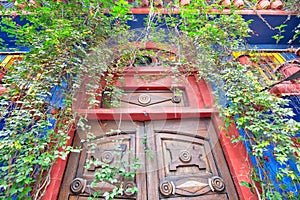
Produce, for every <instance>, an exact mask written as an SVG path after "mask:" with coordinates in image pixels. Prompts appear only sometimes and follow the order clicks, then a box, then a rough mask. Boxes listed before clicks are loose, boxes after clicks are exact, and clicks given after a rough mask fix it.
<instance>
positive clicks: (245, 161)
mask: <svg viewBox="0 0 300 200" xmlns="http://www.w3.org/2000/svg"><path fill="white" fill-rule="evenodd" d="M213 122H214V125H215V127H216V129H217V132H218V133H219V140H220V143H221V146H222V149H223V152H224V155H225V158H226V161H227V164H228V167H229V170H230V173H231V175H232V178H233V182H234V184H235V187H236V190H237V192H238V195H239V197H240V199H241V200H257V199H258V196H257V195H256V194H253V193H252V192H251V191H250V189H249V188H247V187H246V186H241V182H242V181H245V182H248V183H251V179H250V172H251V168H252V165H251V162H250V158H249V155H248V152H247V151H246V148H245V146H244V144H243V143H242V142H241V141H240V142H238V143H234V144H233V143H232V142H231V139H230V137H227V136H226V135H229V136H232V135H234V136H239V132H238V130H237V128H236V127H235V125H234V124H232V125H231V126H230V127H229V130H228V131H227V130H225V129H224V130H222V129H219V128H218V127H224V123H223V122H222V120H221V119H220V118H219V117H218V116H217V115H214V117H213Z"/></svg>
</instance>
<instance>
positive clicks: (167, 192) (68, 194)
mask: <svg viewBox="0 0 300 200" xmlns="http://www.w3.org/2000/svg"><path fill="white" fill-rule="evenodd" d="M88 124H89V126H90V127H91V130H89V131H90V132H91V133H92V135H94V138H92V139H90V138H88V137H87V135H88V133H87V131H77V133H76V134H75V137H74V141H73V145H74V146H77V147H80V148H81V149H82V150H81V151H80V152H72V153H71V155H70V157H69V159H68V164H67V168H66V171H65V175H64V180H63V183H62V186H61V190H60V194H59V199H61V200H66V199H70V200H75V199H76V200H86V199H88V197H89V196H93V195H94V194H95V193H96V192H97V193H99V194H100V199H104V197H103V194H104V193H105V192H112V191H113V190H114V189H115V188H123V189H124V191H123V193H122V194H120V195H118V197H116V198H115V199H137V200H146V199H148V200H156V199H170V200H179V199H194V200H202V199H205V200H206V199H211V200H217V199H238V195H237V193H236V190H235V187H234V184H233V181H232V178H231V175H230V173H229V170H228V167H227V164H226V160H225V158H224V156H223V152H222V149H221V147H220V144H219V142H218V137H217V134H216V131H215V127H214V125H213V123H212V120H211V119H210V118H189V119H175V120H153V121H144V122H137V121H124V120H120V121H119V120H116V121H99V120H89V122H88ZM89 140H93V142H92V143H93V144H94V146H91V145H90V144H92V143H89ZM91 161H93V162H91ZM138 163H139V164H140V166H139V167H138V168H137V169H136V170H135V167H136V166H138V165H137V164H138ZM108 166H109V167H108ZM101 170H102V172H101V173H99V172H100V171H101ZM117 171H118V172H117ZM116 172H117V173H116ZM103 173H104V174H106V175H105V178H103V177H101V174H103ZM99 176H100V177H99ZM95 177H98V178H97V179H98V181H94V180H95ZM109 177H111V179H109ZM135 187H136V188H137V190H138V191H137V192H135V193H134V192H132V191H129V190H127V189H128V188H135ZM101 196H102V197H101Z"/></svg>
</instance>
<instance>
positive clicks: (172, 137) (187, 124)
mask: <svg viewBox="0 0 300 200" xmlns="http://www.w3.org/2000/svg"><path fill="white" fill-rule="evenodd" d="M209 122H210V120H208V119H206V120H205V119H204V120H203V119H202V120H195V119H186V120H167V121H158V122H155V121H151V122H149V123H148V124H147V125H146V127H147V126H148V127H149V128H146V130H148V131H149V132H147V134H148V135H151V136H150V138H155V139H154V140H155V146H156V151H155V153H156V155H155V156H154V157H155V158H156V161H155V162H156V163H157V172H158V185H159V197H160V198H162V199H163V198H172V199H183V197H185V198H187V197H197V198H200V197H201V198H202V197H203V198H204V197H206V196H207V198H208V199H209V198H210V197H212V195H213V196H214V199H224V197H226V198H227V194H228V192H232V194H231V195H230V196H231V199H238V198H237V195H236V192H235V190H234V186H233V184H232V180H231V178H230V175H229V173H228V174H226V173H220V170H219V169H221V170H222V171H224V170H225V171H226V170H227V172H228V168H227V166H225V160H224V159H221V157H220V156H219V155H218V156H217V157H216V156H215V154H214V153H213V152H212V151H213V149H214V150H215V149H217V150H216V151H218V154H220V153H221V155H222V152H220V151H219V150H220V149H219V146H218V145H216V144H215V143H217V144H218V141H215V138H216V137H217V136H216V135H215V134H216V133H215V132H214V131H213V130H210V131H208V129H207V127H208V126H207V124H209ZM210 129H211V128H210ZM213 135H214V136H213ZM211 138H213V139H211ZM212 143H213V144H212ZM219 164H220V166H222V168H218V167H217V166H218V165H219ZM222 176H226V177H225V179H223V177H222ZM228 176H229V177H228ZM150 178H151V179H153V178H154V177H153V176H151V177H150ZM227 187H228V190H227ZM230 187H233V190H232V189H230ZM224 195H225V196H224Z"/></svg>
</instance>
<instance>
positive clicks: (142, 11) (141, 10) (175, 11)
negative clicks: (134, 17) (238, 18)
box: [131, 8, 297, 15]
mask: <svg viewBox="0 0 300 200" xmlns="http://www.w3.org/2000/svg"><path fill="white" fill-rule="evenodd" d="M156 9H157V10H158V11H157V13H162V14H178V13H179V12H180V9H179V8H173V9H164V8H156ZM131 13H132V14H149V13H150V9H149V8H132V9H131ZM211 13H216V14H230V13H231V10H230V9H224V10H223V11H221V10H217V9H211ZM235 13H237V14H242V15H258V14H259V15H297V12H296V11H285V10H250V9H245V10H243V9H241V10H238V11H235Z"/></svg>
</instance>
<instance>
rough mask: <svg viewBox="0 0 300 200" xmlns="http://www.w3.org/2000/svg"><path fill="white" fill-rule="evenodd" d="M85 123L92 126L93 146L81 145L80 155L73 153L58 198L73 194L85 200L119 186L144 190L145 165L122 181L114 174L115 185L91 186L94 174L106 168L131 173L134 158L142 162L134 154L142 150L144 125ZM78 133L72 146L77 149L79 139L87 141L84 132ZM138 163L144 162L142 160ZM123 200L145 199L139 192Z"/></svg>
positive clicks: (105, 183) (139, 157)
mask: <svg viewBox="0 0 300 200" xmlns="http://www.w3.org/2000/svg"><path fill="white" fill-rule="evenodd" d="M88 124H89V125H90V126H91V129H90V130H89V132H91V133H93V135H94V136H95V138H94V139H93V142H92V143H93V144H94V146H90V144H89V143H88V142H84V143H83V144H82V145H81V148H82V151H81V153H80V156H79V155H78V154H75V155H74V154H73V153H72V154H71V155H70V160H69V162H68V166H67V171H66V174H65V180H64V182H63V185H64V187H63V188H62V190H61V192H60V197H59V199H63V200H64V199H67V196H68V194H71V195H73V196H70V198H71V197H72V198H75V196H76V197H78V198H80V199H81V198H83V199H85V198H86V197H85V196H90V195H93V194H94V193H95V192H99V191H100V192H101V194H104V193H105V192H111V191H112V190H113V189H114V188H116V187H117V186H121V185H122V186H123V188H128V187H135V186H136V187H137V188H138V190H139V191H145V185H143V184H141V183H144V182H145V174H144V172H145V169H144V168H145V166H144V165H142V167H141V169H139V171H138V172H137V175H136V176H135V177H134V178H124V177H123V176H120V175H116V176H115V177H113V178H115V179H116V180H117V181H116V182H114V183H110V182H109V181H108V180H107V181H97V183H96V184H93V187H92V182H93V181H94V178H95V175H96V173H97V171H98V170H99V169H103V168H104V167H105V165H109V166H111V167H112V168H114V167H115V168H117V169H122V170H123V169H124V170H125V171H127V172H130V171H133V170H132V169H131V168H130V166H132V164H133V162H134V159H135V158H137V157H138V159H143V156H142V155H137V152H142V151H143V150H144V148H143V146H142V145H141V144H142V139H143V136H142V135H141V134H142V132H144V126H143V124H141V123H134V122H125V121H124V122H122V123H118V122H113V121H102V122H98V121H95V120H91V121H89V123H88ZM78 132H79V133H77V134H76V143H74V146H78V145H79V144H80V140H81V139H84V140H87V133H86V132H84V131H78ZM90 161H92V162H90ZM95 161H96V162H95ZM139 161H140V162H141V163H144V160H139ZM91 163H93V164H91ZM70 177H72V178H70ZM144 195H145V194H144ZM122 197H123V199H136V198H138V199H145V198H144V197H143V193H142V192H140V193H138V194H137V195H136V194H134V195H132V194H130V193H127V192H124V194H123V196H122Z"/></svg>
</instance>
